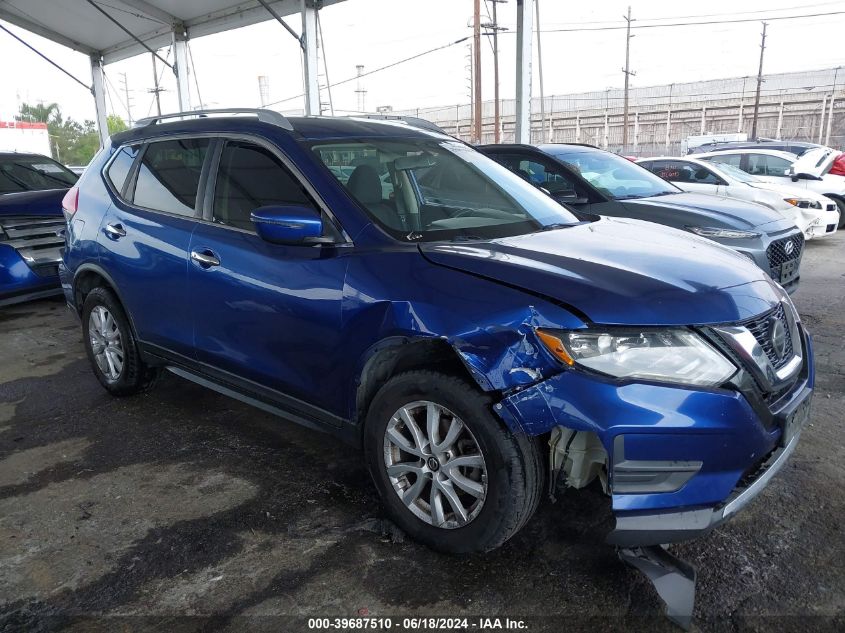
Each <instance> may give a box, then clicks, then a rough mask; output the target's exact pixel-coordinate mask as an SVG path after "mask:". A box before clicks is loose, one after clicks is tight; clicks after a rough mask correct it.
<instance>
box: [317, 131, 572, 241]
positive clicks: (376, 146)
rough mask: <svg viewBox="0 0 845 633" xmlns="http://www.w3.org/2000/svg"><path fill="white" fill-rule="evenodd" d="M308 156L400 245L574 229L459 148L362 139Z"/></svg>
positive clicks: (559, 210) (555, 207)
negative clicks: (323, 166)
mask: <svg viewBox="0 0 845 633" xmlns="http://www.w3.org/2000/svg"><path fill="white" fill-rule="evenodd" d="M312 149H313V150H314V151H315V152H316V154H317V156H318V157H319V158H320V160H321V161H322V162H323V164H325V165H326V167H328V169H329V171H330V172H331V174H332V175H333V176H334V177H335V178H336V179H337V180H338V181H339V182H340V183H341V184H342V185H343V186H344V187H346V189H347V190H348V191H349V193H350V194H351V195H352V197H354V198H355V199H356V200H357V201H358V202H359V203H360V204H361V206H362V207H363V208H364V209H365V210H366V211H367V213H368V214H369V215H370V217H371V218H372V219H373V220H375V221H376V222H378V223H379V224H380V225H381V226H382V227H384V228H385V229H386V230H387V231H388V232H390V233H391V234H392V235H393V236H394V237H396V238H398V239H402V240H406V241H437V240H459V239H463V240H467V239H479V240H483V239H492V238H497V237H507V236H512V235H522V234H525V233H532V232H534V231H540V230H544V229H547V228H550V227H558V226H560V225H569V224H575V223H577V222H578V219H577V218H576V217H575V216H574V215H573V214H572V213H570V212H569V211H567V210H566V209H565V208H564V207H562V206H561V205H560V204H558V203H557V202H555V201H554V200H552V198H551V197H549V196H548V195H546V194H544V193H543V192H541V191H540V190H539V189H537V188H536V187H534V186H532V185H530V184H529V183H527V182H525V181H524V180H523V179H522V178H520V177H519V176H517V175H515V174H513V173H512V172H511V171H510V170H508V169H507V168H505V167H502V166H501V165H499V164H498V163H496V162H495V161H493V160H491V159H489V158H487V157H486V156H484V155H483V154H481V153H479V152H477V151H475V150H474V149H472V148H471V147H469V146H467V145H465V144H463V143H461V142H459V141H451V140H434V139H432V140H430V141H429V140H421V139H384V140H382V139H368V140H351V141H344V142H342V143H329V144H317V145H314V146H313V147H312Z"/></svg>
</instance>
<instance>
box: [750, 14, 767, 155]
mask: <svg viewBox="0 0 845 633" xmlns="http://www.w3.org/2000/svg"><path fill="white" fill-rule="evenodd" d="M766 26H768V25H767V24H766V23H765V22H763V40H762V41H761V42H760V68H759V69H758V70H757V94H756V95H754V118H753V119H752V121H751V140H752V141H756V140H757V114H758V112H759V110H760V87H761V86H762V84H763V53H765V52H766Z"/></svg>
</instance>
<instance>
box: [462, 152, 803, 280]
mask: <svg viewBox="0 0 845 633" xmlns="http://www.w3.org/2000/svg"><path fill="white" fill-rule="evenodd" d="M477 149H478V150H479V151H481V152H483V153H485V154H487V155H488V156H490V157H491V158H493V159H495V160H496V161H498V162H499V163H501V164H503V165H505V166H506V167H508V168H509V169H511V170H512V171H514V172H516V173H517V174H519V175H520V176H522V177H523V178H525V179H526V180H528V181H529V182H531V183H533V184H534V185H536V186H538V187H542V188H543V189H545V190H546V191H547V192H548V193H549V194H550V195H551V196H552V197H553V198H554V199H555V200H557V201H558V202H560V203H562V204H565V205H567V206H569V207H570V208H572V209H573V210H575V211H576V212H578V213H581V214H596V215H607V216H618V217H626V218H636V219H639V220H647V221H649V222H656V223H657V224H664V225H666V226H671V227H674V228H677V229H681V230H684V231H689V232H691V233H695V234H696V235H701V236H703V237H707V238H709V239H711V240H714V241H716V242H719V243H720V244H723V245H724V246H728V247H729V248H732V249H733V250H735V251H738V252H740V253H742V254H743V255H745V256H746V257H748V258H749V259H751V260H753V261H754V262H755V263H756V264H757V265H758V266H759V267H760V268H762V269H763V270H765V271H766V272H768V273H769V275H771V277H772V279H774V280H775V281H777V282H779V283H780V284H781V285H782V286H783V287H784V288H785V289H786V290H787V292H790V293H791V292H794V291H795V289H796V288H797V287H798V281H799V277H800V264H801V256H802V255H803V251H804V237H803V235H802V234H801V231H800V230H799V229H798V227H797V226H795V224H794V223H793V222H792V221H791V220H789V219H787V218H786V217H784V216H782V215H781V214H779V213H777V212H776V211H773V210H772V209H769V208H767V207H764V206H762V205H759V204H755V203H752V202H743V201H741V200H733V199H724V198H718V197H716V196H709V195H705V194H697V193H688V192H685V191H682V190H681V189H678V188H677V187H676V186H675V185H673V184H672V183H670V182H667V181H665V180H663V179H662V178H660V177H659V176H656V175H655V174H653V173H651V172H650V171H649V170H647V169H644V168H643V167H640V166H639V165H637V164H635V163H633V162H631V161H629V160H627V159H625V158H623V157H621V156H618V155H616V154H613V153H611V152H606V151H604V150H601V149H598V148H596V147H593V146H591V145H578V144H564V143H549V144H546V145H538V146H536V147H535V146H533V145H514V144H502V145H483V146H481V147H478V148H477Z"/></svg>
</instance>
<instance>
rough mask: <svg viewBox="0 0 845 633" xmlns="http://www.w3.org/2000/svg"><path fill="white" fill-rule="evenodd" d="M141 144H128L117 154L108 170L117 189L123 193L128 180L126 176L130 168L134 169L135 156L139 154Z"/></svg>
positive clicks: (110, 179) (108, 175)
mask: <svg viewBox="0 0 845 633" xmlns="http://www.w3.org/2000/svg"><path fill="white" fill-rule="evenodd" d="M139 148H140V145H127V146H126V147H123V148H121V149H120V150H118V152H117V156H115V157H114V160H112V162H111V165H109V168H108V170H107V171H106V176H107V177H108V179H109V181H110V182H111V184H112V186H113V187H114V189H115V191H117V192H118V193H121V192H122V191H123V185H124V183H125V182H126V176H127V175H128V174H129V170H130V169H132V163H134V162H135V157H136V156H137V155H138V149H139Z"/></svg>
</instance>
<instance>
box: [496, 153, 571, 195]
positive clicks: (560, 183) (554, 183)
mask: <svg viewBox="0 0 845 633" xmlns="http://www.w3.org/2000/svg"><path fill="white" fill-rule="evenodd" d="M496 160H498V161H499V162H501V163H502V164H503V165H505V166H506V167H507V168H508V169H510V170H511V171H513V172H516V173H517V174H519V175H520V176H522V177H523V178H524V179H525V180H527V181H528V182H530V183H532V184H534V185H539V186H540V187H543V188H544V189H545V190H546V191H548V192H549V193H565V194H567V195H570V196H571V197H573V198H574V197H576V193H575V185H574V183H573V182H572V181H571V180H570V179H569V178H567V176H566V175H565V174H564V173H563V170H561V169H558V168H557V167H555V165H553V164H550V163H545V162H542V163H541V162H539V161H536V160H531V159H529V158H525V157H524V156H517V155H506V156H501V157H497V158H496Z"/></svg>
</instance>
